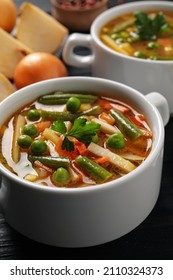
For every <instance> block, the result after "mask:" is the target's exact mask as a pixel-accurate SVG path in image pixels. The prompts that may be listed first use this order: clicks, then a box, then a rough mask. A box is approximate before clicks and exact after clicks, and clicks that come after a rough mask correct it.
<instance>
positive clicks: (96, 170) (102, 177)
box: [75, 156, 112, 182]
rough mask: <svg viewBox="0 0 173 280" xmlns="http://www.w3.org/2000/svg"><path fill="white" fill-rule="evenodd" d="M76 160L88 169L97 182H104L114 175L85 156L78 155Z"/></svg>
mask: <svg viewBox="0 0 173 280" xmlns="http://www.w3.org/2000/svg"><path fill="white" fill-rule="evenodd" d="M75 162H76V163H77V164H78V165H79V166H80V167H81V168H83V169H84V170H85V171H87V172H88V173H89V175H90V176H91V177H92V178H94V179H95V180H96V182H104V181H107V180H108V179H109V178H110V177H112V174H111V173H110V172H109V171H107V170H106V169H105V168H103V167H102V166H100V165H99V164H97V163H96V162H94V161H92V160H90V159H89V158H87V157H85V156H78V157H77V158H76V160H75Z"/></svg>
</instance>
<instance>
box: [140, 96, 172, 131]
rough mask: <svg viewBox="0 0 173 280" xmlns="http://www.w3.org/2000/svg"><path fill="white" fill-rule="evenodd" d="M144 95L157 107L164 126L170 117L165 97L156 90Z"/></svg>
mask: <svg viewBox="0 0 173 280" xmlns="http://www.w3.org/2000/svg"><path fill="white" fill-rule="evenodd" d="M145 97H146V99H147V100H148V101H149V102H150V103H151V104H153V105H154V106H155V107H156V108H157V109H158V111H159V113H160V115H161V117H162V120H163V124H164V126H166V124H167V123H168V121H169V117H170V113H169V105H168V101H167V100H166V98H165V97H164V96H163V95H162V94H160V93H158V92H150V93H149V94H147V95H146V96H145Z"/></svg>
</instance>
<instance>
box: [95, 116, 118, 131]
mask: <svg viewBox="0 0 173 280" xmlns="http://www.w3.org/2000/svg"><path fill="white" fill-rule="evenodd" d="M91 121H92V122H94V123H98V124H100V125H101V127H100V129H101V131H103V132H104V133H108V134H114V133H117V132H120V130H119V129H118V127H116V126H113V125H110V124H108V123H106V122H104V121H102V120H99V119H97V118H92V119H91Z"/></svg>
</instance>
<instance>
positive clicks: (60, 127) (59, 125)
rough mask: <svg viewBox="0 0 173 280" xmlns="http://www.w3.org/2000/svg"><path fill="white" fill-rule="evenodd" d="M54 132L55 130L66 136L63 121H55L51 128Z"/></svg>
mask: <svg viewBox="0 0 173 280" xmlns="http://www.w3.org/2000/svg"><path fill="white" fill-rule="evenodd" d="M51 129H52V130H55V131H57V132H59V133H62V134H65V133H66V132H67V129H66V126H65V123H64V121H63V120H62V119H58V120H57V121H55V122H54V123H53V124H52V126H51Z"/></svg>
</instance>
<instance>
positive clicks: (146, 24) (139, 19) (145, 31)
mask: <svg viewBox="0 0 173 280" xmlns="http://www.w3.org/2000/svg"><path fill="white" fill-rule="evenodd" d="M167 25H168V24H167V22H166V19H165V17H164V15H163V14H162V13H161V12H159V13H157V14H156V15H155V16H153V15H151V14H147V13H142V12H137V13H135V26H136V29H137V33H138V35H139V37H140V38H141V39H144V40H155V39H156V38H157V35H158V33H159V32H160V31H162V29H163V28H165V27H166V26H167Z"/></svg>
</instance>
